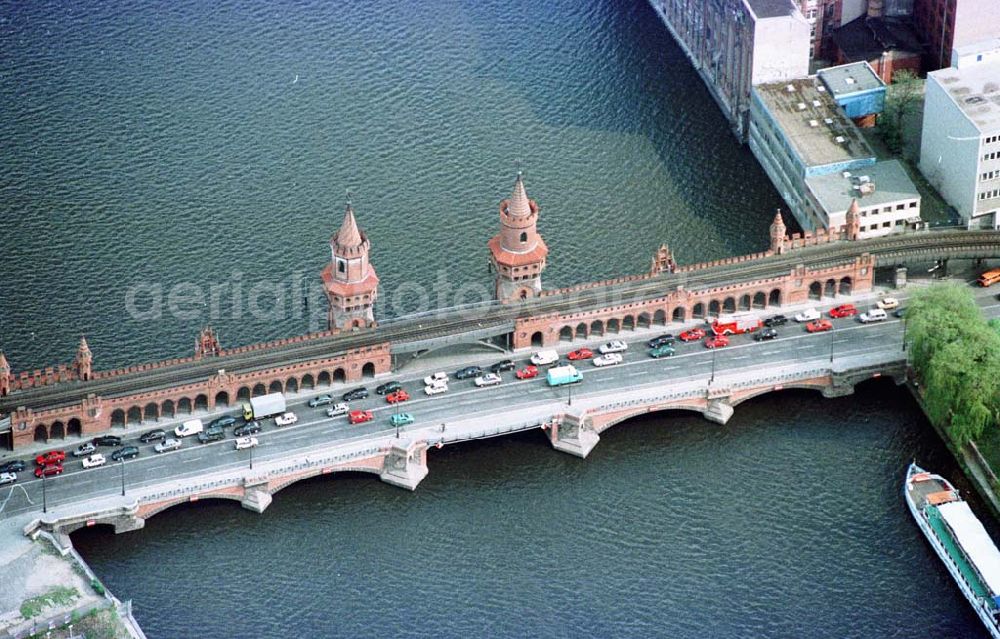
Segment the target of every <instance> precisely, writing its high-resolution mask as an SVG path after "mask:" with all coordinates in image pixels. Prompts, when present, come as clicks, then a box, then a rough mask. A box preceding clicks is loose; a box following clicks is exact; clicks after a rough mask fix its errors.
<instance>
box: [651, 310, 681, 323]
mask: <svg viewBox="0 0 1000 639" xmlns="http://www.w3.org/2000/svg"><path fill="white" fill-rule="evenodd" d="M682 310H683V309H682ZM653 324H656V325H657V326H666V325H667V312H666V311H665V310H663V309H662V308H661V309H660V310H658V311H656V312H655V313H653Z"/></svg>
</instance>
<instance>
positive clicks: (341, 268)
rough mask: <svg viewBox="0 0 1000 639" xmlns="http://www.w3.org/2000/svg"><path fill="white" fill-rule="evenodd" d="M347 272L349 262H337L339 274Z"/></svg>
mask: <svg viewBox="0 0 1000 639" xmlns="http://www.w3.org/2000/svg"><path fill="white" fill-rule="evenodd" d="M346 271H347V262H345V261H344V260H337V272H338V273H344V272H346Z"/></svg>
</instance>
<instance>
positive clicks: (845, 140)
mask: <svg viewBox="0 0 1000 639" xmlns="http://www.w3.org/2000/svg"><path fill="white" fill-rule="evenodd" d="M834 140H836V141H837V144H843V143H844V142H847V138H845V137H844V136H842V135H838V136H837V137H835V138H834Z"/></svg>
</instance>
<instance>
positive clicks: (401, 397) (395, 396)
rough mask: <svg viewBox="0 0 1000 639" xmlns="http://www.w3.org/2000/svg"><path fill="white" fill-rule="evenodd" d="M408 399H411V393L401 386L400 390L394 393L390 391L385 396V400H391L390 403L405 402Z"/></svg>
mask: <svg viewBox="0 0 1000 639" xmlns="http://www.w3.org/2000/svg"><path fill="white" fill-rule="evenodd" d="M408 399H410V394H409V393H407V392H406V391H405V390H403V389H402V388H400V389H399V390H398V391H396V392H394V393H389V394H388V395H386V396H385V401H387V402H389V403H390V404H398V403H399V402H405V401H406V400H408Z"/></svg>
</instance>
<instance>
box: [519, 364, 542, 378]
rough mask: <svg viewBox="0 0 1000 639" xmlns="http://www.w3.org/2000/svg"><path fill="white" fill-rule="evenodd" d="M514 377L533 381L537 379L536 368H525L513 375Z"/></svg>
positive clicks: (532, 366) (531, 366)
mask: <svg viewBox="0 0 1000 639" xmlns="http://www.w3.org/2000/svg"><path fill="white" fill-rule="evenodd" d="M514 377H516V378H518V379H533V378H535V377H538V367H537V366H535V365H533V364H532V365H530V366H525V367H524V368H522V369H521V370H519V371H517V372H516V373H514Z"/></svg>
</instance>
